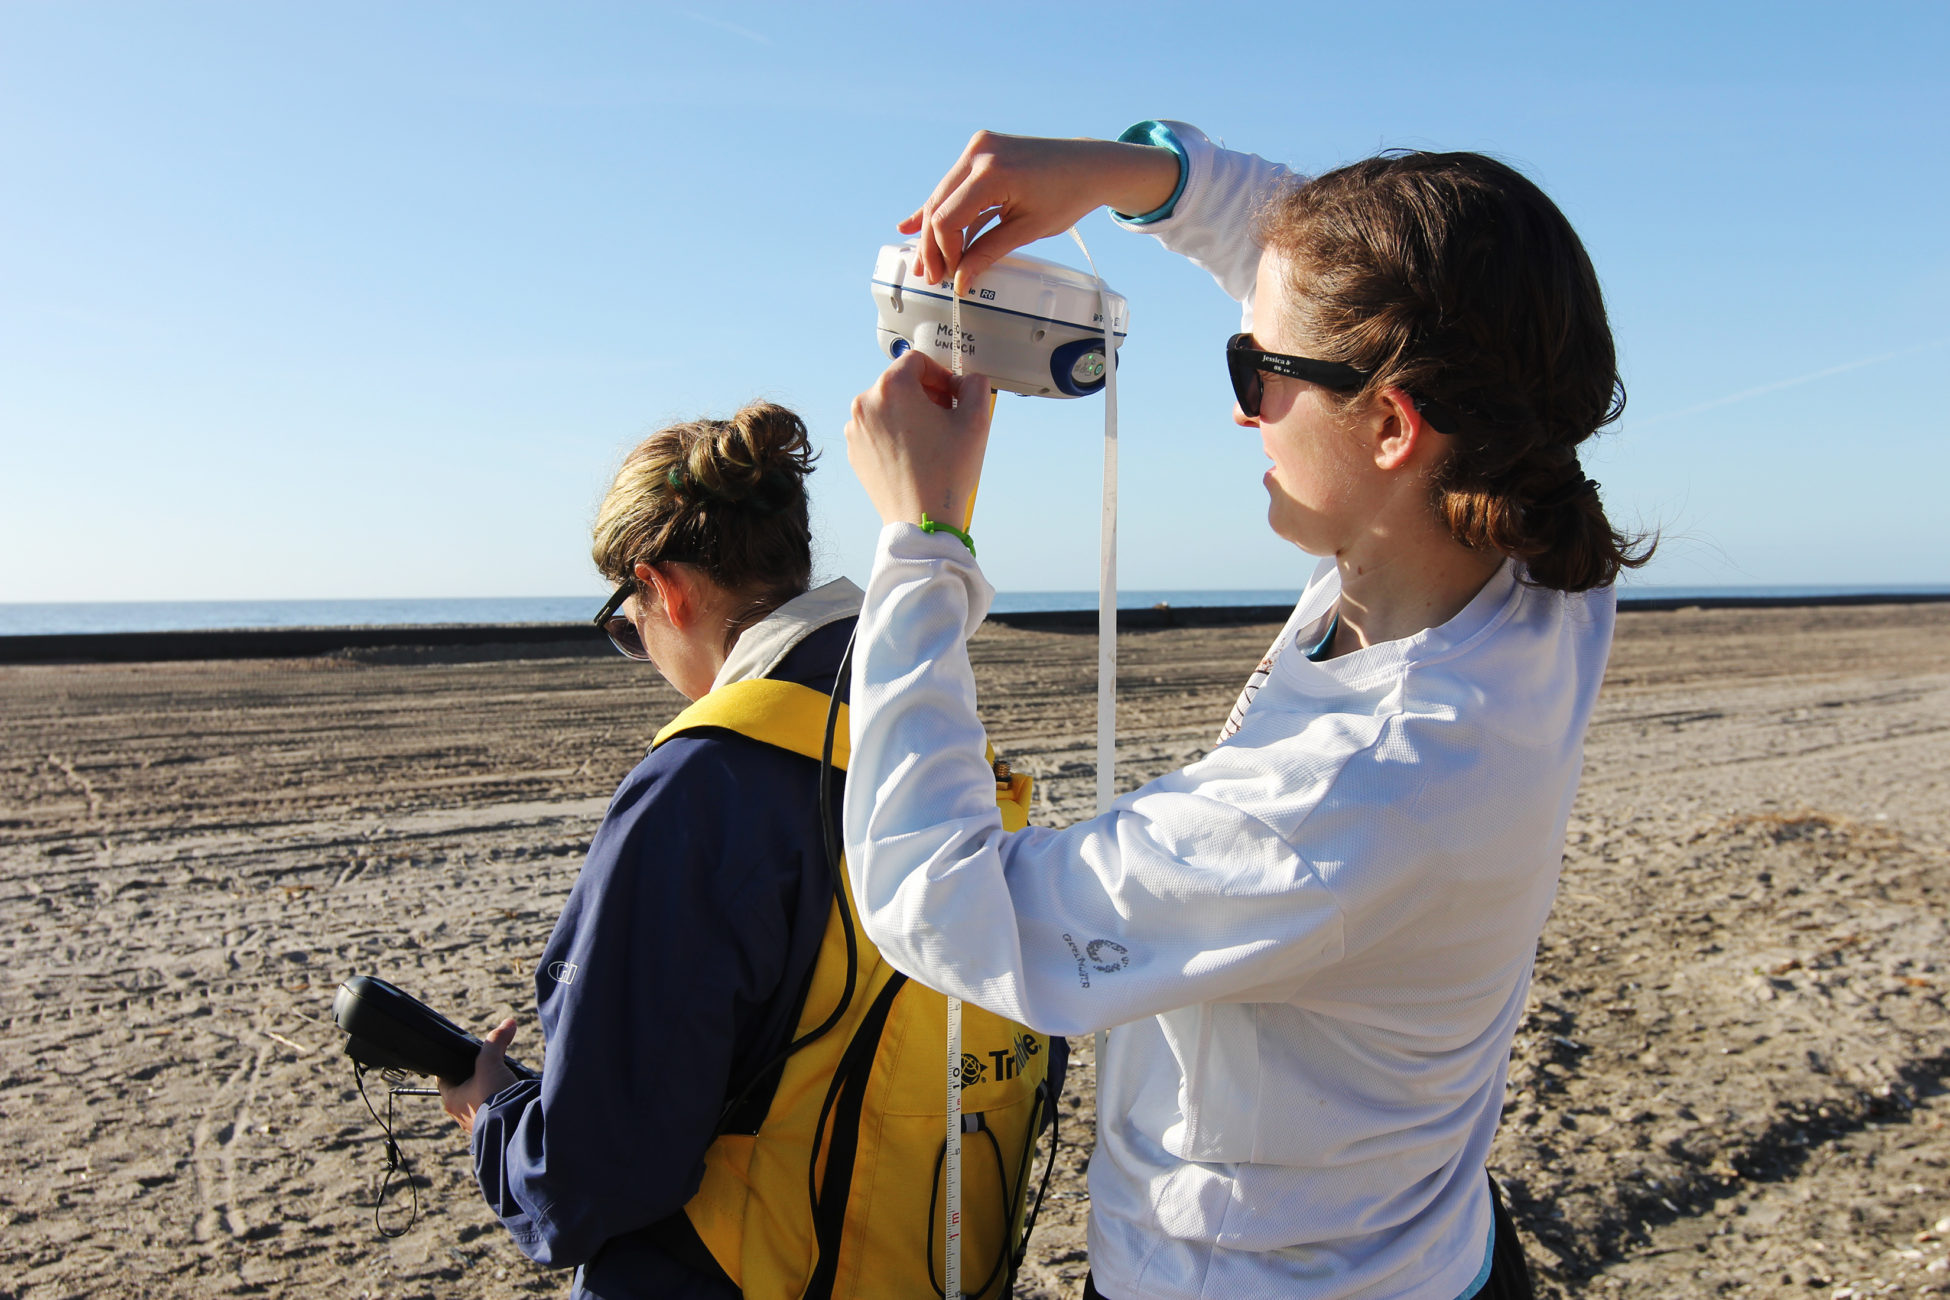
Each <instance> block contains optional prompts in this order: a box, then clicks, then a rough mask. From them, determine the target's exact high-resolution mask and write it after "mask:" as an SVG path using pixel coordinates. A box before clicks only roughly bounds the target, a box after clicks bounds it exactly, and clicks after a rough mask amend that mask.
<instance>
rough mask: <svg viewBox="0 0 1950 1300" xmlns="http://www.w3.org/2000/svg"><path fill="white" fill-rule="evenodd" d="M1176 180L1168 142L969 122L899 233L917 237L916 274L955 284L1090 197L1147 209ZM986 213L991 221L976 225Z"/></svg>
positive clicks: (1086, 208) (1057, 226)
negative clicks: (966, 136)
mask: <svg viewBox="0 0 1950 1300" xmlns="http://www.w3.org/2000/svg"><path fill="white" fill-rule="evenodd" d="M1177 187H1178V155H1176V154H1174V153H1173V152H1172V151H1171V150H1169V149H1160V148H1157V147H1155V146H1152V145H1142V144H1120V143H1118V142H1116V141H1113V140H1054V139H1046V138H1043V137H1039V136H1026V135H997V134H995V133H994V132H992V131H977V132H976V133H975V135H974V138H972V139H971V140H969V142H968V147H967V148H966V149H963V150H962V151H961V157H959V158H957V159H956V160H955V165H954V166H953V167H950V168H949V169H948V174H947V175H946V176H943V177H942V178H941V183H940V184H938V185H936V186H935V187H934V193H933V194H931V195H929V196H928V201H927V202H926V203H924V204H922V205H921V206H920V207H919V208H918V209H916V210H915V211H914V213H913V214H912V215H910V216H909V217H908V218H907V220H905V221H903V222H901V223H900V232H901V233H902V234H904V235H919V236H920V237H921V250H920V257H919V260H918V262H917V263H916V265H915V268H914V269H915V271H916V272H917V273H918V274H919V275H920V276H921V277H922V278H923V279H925V280H926V281H927V282H928V283H930V284H934V283H938V282H939V281H942V280H945V279H947V278H948V276H949V275H950V274H953V275H954V276H955V285H956V289H957V291H962V290H966V288H967V287H968V285H969V283H970V282H971V281H973V280H974V279H975V277H976V276H978V275H980V274H981V273H982V272H983V271H986V270H987V269H988V268H989V267H991V266H993V265H994V264H995V263H996V262H998V261H1000V260H1001V259H1002V258H1003V257H1005V256H1007V255H1008V254H1009V253H1011V252H1014V251H1015V250H1016V249H1018V248H1021V247H1022V246H1023V245H1024V244H1028V243H1032V242H1034V241H1035V240H1038V239H1044V238H1047V237H1048V236H1050V235H1060V234H1062V233H1063V232H1064V231H1065V230H1068V229H1069V228H1070V227H1071V226H1073V225H1075V224H1076V223H1077V222H1078V221H1081V220H1082V219H1083V218H1084V217H1085V216H1087V215H1089V213H1090V212H1091V211H1092V210H1093V209H1095V208H1097V207H1098V206H1100V205H1103V204H1109V205H1110V206H1111V207H1113V208H1115V209H1117V210H1119V211H1121V212H1149V211H1151V210H1152V209H1153V208H1156V207H1159V206H1161V205H1162V204H1164V203H1165V202H1167V201H1168V200H1169V199H1170V198H1171V194H1172V191H1173V190H1174V189H1176V188H1177ZM990 220H995V222H996V224H995V225H993V226H991V227H989V229H987V230H986V231H982V227H983V226H984V225H985V224H987V223H988V222H989V221H990ZM977 231H981V235H980V237H979V238H976V239H975V240H974V241H973V242H972V243H971V242H969V240H970V236H972V235H975V234H976V232H977Z"/></svg>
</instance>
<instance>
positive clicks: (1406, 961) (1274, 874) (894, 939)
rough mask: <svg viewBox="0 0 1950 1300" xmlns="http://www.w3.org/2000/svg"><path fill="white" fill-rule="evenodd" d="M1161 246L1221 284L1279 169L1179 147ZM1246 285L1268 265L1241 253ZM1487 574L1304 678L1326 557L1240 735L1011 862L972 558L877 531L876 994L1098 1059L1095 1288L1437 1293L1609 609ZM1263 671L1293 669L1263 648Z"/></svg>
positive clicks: (865, 651) (1457, 1247) (1558, 825)
mask: <svg viewBox="0 0 1950 1300" xmlns="http://www.w3.org/2000/svg"><path fill="white" fill-rule="evenodd" d="M1178 130H1179V135H1180V140H1181V142H1183V143H1184V144H1185V146H1186V148H1187V154H1188V158H1187V183H1186V186H1185V189H1184V192H1183V194H1182V196H1181V198H1180V200H1179V202H1178V205H1177V208H1176V209H1175V212H1174V215H1173V216H1172V217H1171V218H1170V220H1169V222H1160V223H1157V224H1156V225H1153V226H1151V227H1149V229H1150V230H1151V231H1152V232H1154V233H1158V234H1159V235H1160V236H1161V237H1163V238H1165V240H1166V242H1167V244H1168V245H1170V246H1173V247H1178V248H1181V249H1183V248H1187V247H1197V248H1198V251H1199V252H1200V254H1201V255H1200V256H1199V257H1198V258H1197V260H1199V261H1200V262H1201V264H1204V265H1207V266H1208V268H1209V269H1213V270H1214V273H1215V275H1217V276H1218V277H1219V279H1220V281H1221V283H1222V284H1227V285H1228V286H1230V285H1231V284H1232V283H1234V282H1235V281H1236V277H1237V276H1238V275H1240V274H1241V273H1243V277H1244V282H1245V283H1246V284H1248V285H1250V284H1251V280H1252V276H1251V269H1250V266H1249V265H1248V259H1247V257H1246V256H1245V254H1244V253H1243V252H1242V251H1241V249H1240V245H1245V246H1247V247H1250V238H1249V236H1248V233H1247V229H1248V228H1247V226H1246V223H1245V218H1244V213H1245V212H1246V211H1248V210H1249V205H1250V204H1251V203H1252V202H1253V201H1254V199H1255V195H1256V193H1260V192H1263V189H1264V184H1265V183H1266V182H1268V181H1269V180H1271V179H1273V178H1274V173H1273V170H1272V169H1271V168H1270V165H1268V164H1265V163H1262V162H1261V161H1260V160H1258V159H1255V158H1250V157H1249V156H1246V155H1239V154H1228V153H1224V152H1223V151H1219V150H1216V149H1214V148H1213V147H1212V146H1211V145H1210V144H1209V143H1208V142H1206V141H1205V140H1204V138H1203V137H1202V136H1197V135H1196V133H1195V132H1191V131H1190V129H1189V128H1182V127H1181V128H1178ZM1253 256H1254V257H1256V256H1257V250H1253ZM1518 576H1519V575H1518V573H1517V571H1516V569H1515V567H1514V566H1513V565H1510V564H1506V565H1504V566H1503V568H1502V569H1500V570H1499V571H1498V572H1497V573H1496V575H1495V576H1493V577H1492V578H1491V579H1490V581H1489V582H1488V583H1487V584H1486V585H1485V586H1484V588H1483V589H1482V591H1481V592H1480V593H1479V594H1478V595H1477V596H1476V597H1475V599H1473V600H1472V601H1471V602H1470V603H1469V605H1468V606H1467V607H1466V608H1465V609H1464V610H1463V611H1462V612H1461V613H1460V614H1458V615H1457V616H1456V617H1455V618H1453V619H1451V620H1450V621H1449V622H1447V623H1445V624H1443V625H1442V626H1440V627H1437V628H1432V629H1429V630H1427V631H1425V632H1421V633H1418V634H1416V635H1414V636H1411V637H1407V638H1404V639H1402V640H1399V641H1390V642H1384V643H1382V644H1378V645H1374V646H1370V647H1368V648H1367V649H1364V650H1360V651H1357V652H1355V653H1352V654H1348V655H1344V656H1341V657H1339V658H1335V659H1332V660H1328V661H1326V662H1321V663H1315V662H1312V661H1310V660H1308V659H1307V658H1306V656H1305V655H1304V654H1303V653H1301V652H1300V650H1299V649H1298V648H1296V643H1297V644H1298V645H1299V646H1304V645H1306V644H1308V639H1309V638H1310V637H1313V636H1317V635H1318V633H1319V632H1320V631H1321V630H1322V628H1323V627H1324V626H1325V621H1326V618H1327V617H1328V615H1329V614H1330V612H1331V610H1332V609H1333V606H1334V603H1335V601H1336V599H1337V598H1338V595H1339V578H1338V575H1337V573H1336V571H1335V568H1334V566H1333V564H1332V562H1331V561H1329V562H1323V563H1322V564H1321V566H1320V567H1319V569H1318V570H1317V571H1316V573H1315V575H1314V577H1313V579H1312V580H1311V581H1310V582H1309V584H1308V586H1307V588H1306V591H1305V593H1304V594H1303V595H1302V597H1301V599H1300V601H1299V603H1298V605H1297V606H1296V607H1295V609H1294V613H1293V616H1292V618H1291V619H1290V620H1289V622H1288V623H1287V625H1286V627H1285V628H1284V629H1283V630H1282V632H1281V634H1280V637H1279V638H1278V640H1276V642H1275V646H1274V650H1275V654H1276V657H1275V658H1274V661H1273V663H1272V665H1271V668H1270V670H1269V671H1268V673H1267V675H1266V679H1265V681H1264V683H1263V685H1262V686H1261V687H1260V688H1259V690H1258V692H1257V693H1256V696H1255V697H1254V698H1253V700H1252V701H1251V704H1250V707H1249V708H1247V709H1246V711H1245V713H1244V715H1243V718H1242V719H1241V724H1240V726H1239V729H1238V730H1237V731H1236V732H1235V733H1234V734H1232V735H1231V736H1230V737H1228V738H1227V739H1226V740H1225V741H1224V742H1223V743H1221V744H1220V745H1218V746H1217V747H1216V748H1215V749H1214V750H1213V751H1212V752H1211V753H1210V754H1209V755H1207V756H1206V757H1205V758H1203V759H1201V760H1199V761H1198V762H1196V763H1194V764H1192V765H1191V766H1190V767H1187V768H1185V769H1183V770H1182V771H1178V772H1173V773H1170V774H1169V775H1166V776H1163V777H1160V778H1158V779H1157V780H1154V781H1152V782H1150V783H1149V784H1147V785H1145V786H1144V787H1143V788H1141V789H1139V790H1137V791H1134V792H1132V793H1131V794H1128V795H1125V796H1123V797H1122V798H1120V799H1118V800H1117V802H1116V804H1115V805H1114V806H1113V808H1112V809H1111V810H1110V811H1109V812H1107V813H1105V814H1103V815H1100V816H1098V817H1096V818H1093V819H1091V820H1089V821H1086V822H1082V823H1079V824H1077V825H1074V826H1071V827H1069V828H1067V829H1065V830H1062V831H1054V830H1050V829H1047V828H1036V827H1031V828H1030V829H1028V830H1026V831H1023V832H1020V833H1017V834H1015V835H1004V834H1003V833H1002V830H1001V826H1000V822H999V819H998V817H997V814H996V811H995V807H994V781H993V777H992V775H991V774H990V773H989V771H988V769H987V767H986V765H985V763H984V762H983V758H982V752H983V729H982V726H981V723H980V722H979V721H978V720H977V717H976V712H975V691H974V678H973V674H972V671H971V669H970V667H969V661H968V656H967V650H966V644H965V642H966V638H967V637H968V636H970V635H972V634H973V632H974V631H975V629H976V628H977V627H978V626H979V625H980V623H981V621H982V618H983V617H984V615H985V614H986V613H987V610H988V605H989V601H990V599H991V597H992V595H993V592H992V590H991V589H990V587H989V586H988V584H987V582H986V581H985V580H984V579H983V577H982V575H981V573H980V570H979V569H978V568H977V567H976V564H975V562H974V560H973V559H972V557H971V556H970V555H969V554H968V552H967V550H966V549H965V548H964V547H963V546H962V544H961V543H960V542H959V541H957V540H955V539H953V538H952V537H947V536H944V535H940V534H927V533H923V532H921V531H920V530H919V529H918V528H916V527H914V526H913V525H909V524H895V525H890V526H889V527H887V528H886V529H885V530H883V532H882V533H881V537H880V542H879V547H878V550H877V552H876V555H875V559H874V567H873V572H872V576H871V579H870V580H869V583H868V586H867V595H866V601H865V606H864V609H863V612H862V617H861V624H860V632H859V640H858V644H857V646H856V649H855V652H854V670H853V673H854V675H853V687H852V689H853V695H852V710H851V719H852V722H851V725H852V737H851V739H852V757H851V760H850V764H849V773H848V782H847V795H846V809H845V825H846V842H847V849H848V853H849V859H850V862H851V864H852V879H853V881H854V889H855V897H856V900H857V904H858V907H859V912H860V915H861V917H862V920H863V923H864V925H865V927H866V930H867V933H868V934H869V935H870V936H871V937H872V939H873V941H874V943H875V944H876V945H877V946H878V947H879V949H880V951H881V952H882V953H883V954H884V955H885V956H886V957H887V959H888V960H889V961H890V962H892V963H893V964H894V965H895V966H896V967H897V968H899V969H901V970H903V971H905V972H907V973H908V974H909V975H911V976H913V977H914V978H916V979H919V980H921V981H923V982H925V983H927V984H929V985H931V986H932V987H935V988H938V989H941V990H943V991H946V992H948V993H952V994H955V995H957V996H960V997H963V998H965V999H967V1000H969V1001H971V1002H975V1003H977V1004H978V1005H981V1006H984V1007H987V1008H990V1009H991V1010H994V1011H996V1012H999V1013H1001V1014H1004V1015H1008V1016H1010V1017H1013V1018H1015V1019H1019V1020H1022V1021H1024V1022H1025V1023H1027V1024H1030V1025H1032V1026H1034V1027H1035V1028H1037V1029H1041V1030H1044V1031H1047V1032H1051V1033H1063V1034H1079V1033H1088V1032H1090V1031H1093V1030H1096V1029H1099V1028H1104V1027H1110V1026H1115V1029H1114V1031H1113V1032H1112V1033H1111V1035H1110V1037H1109V1042H1108V1046H1107V1050H1106V1052H1105V1055H1104V1059H1102V1060H1101V1061H1099V1062H1098V1067H1097V1068H1098V1098H1097V1126H1098V1127H1097V1133H1098V1148H1097V1153H1096V1156H1095V1157H1094V1158H1093V1160H1092V1162H1091V1166H1090V1195H1091V1221H1090V1261H1091V1267H1092V1270H1093V1271H1094V1273H1095V1275H1096V1280H1097V1285H1098V1287H1099V1289H1100V1290H1101V1291H1102V1292H1103V1293H1104V1294H1105V1295H1108V1296H1112V1297H1115V1298H1116V1300H1140V1298H1145V1297H1170V1298H1172V1300H1191V1298H1193V1297H1200V1298H1205V1297H1210V1298H1213V1300H1238V1298H1239V1297H1242V1296H1254V1297H1257V1296H1262V1295H1308V1296H1318V1297H1360V1298H1362V1300H1381V1298H1383V1297H1410V1296H1413V1297H1427V1298H1429V1300H1454V1297H1457V1296H1460V1295H1463V1294H1465V1293H1466V1292H1468V1291H1469V1290H1470V1289H1471V1288H1472V1287H1473V1285H1474V1284H1475V1282H1476V1281H1477V1280H1479V1278H1480V1276H1481V1273H1482V1270H1483V1267H1484V1264H1485V1247H1486V1243H1487V1242H1488V1240H1489V1236H1490V1230H1491V1226H1490V1225H1491V1209H1490V1201H1489V1196H1488V1188H1487V1184H1486V1182H1485V1180H1484V1177H1483V1165H1484V1159H1485V1157H1486V1156H1487V1154H1488V1151H1489V1146H1490V1139H1491V1137H1492V1135H1493V1134H1494V1132H1495V1128H1496V1122H1497V1118H1498V1115H1499V1113H1500V1109H1501V1104H1502V1095H1503V1083H1504V1073H1505V1066H1506V1063H1507V1058H1508V1053H1509V1047H1510V1040H1511V1037H1512V1035H1513V1034H1514V1032H1515V1030H1516V1027H1517V1024H1518V1021H1519V1019H1520V1018H1521V1016H1522V1012H1523V1005H1524V997H1525V993H1526V990H1527V987H1528V984H1529V978H1530V967H1531V959H1532V956H1533V953H1534V950H1535V945H1536V939H1537V935H1538V933H1539V931H1540V930H1541V928H1542V926H1543V923H1544V919H1545V916H1546V915H1547V914H1548V912H1549V909H1550V904H1551V900H1552V896H1553V894H1554V892H1555V888H1556V881H1557V871H1558V864H1559V861H1560V851H1561V845H1562V840H1563V834H1564V825H1565V821H1566V818H1567V817H1568V815H1569V812H1570V806H1571V801H1572V797H1573V795H1574V793H1575V791H1576V786H1577V778H1578V772H1579V767H1580V762H1581V755H1582V748H1583V737H1584V731H1585V726H1586V723H1587V721H1588V719H1589V717H1590V712H1591V708H1592V704H1593V701H1594V699H1595V697H1596V695H1597V690H1598V684H1599V679H1600V678H1601V676H1602V674H1603V671H1604V663H1605V658H1606V655H1607V652H1608V650H1609V647H1610V641H1611V630H1612V621H1613V611H1614V602H1613V599H1612V595H1611V593H1610V592H1609V591H1601V592H1593V593H1587V594H1584V595H1565V594H1563V593H1559V592H1551V591H1544V590H1539V589H1536V588H1533V587H1529V586H1526V585H1524V584H1523V583H1521V582H1520V581H1519V580H1518ZM1282 650H1285V651H1286V652H1285V653H1279V652H1280V651H1282Z"/></svg>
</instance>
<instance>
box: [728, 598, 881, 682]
mask: <svg viewBox="0 0 1950 1300" xmlns="http://www.w3.org/2000/svg"><path fill="white" fill-rule="evenodd" d="M864 599H866V593H865V592H863V591H861V590H860V589H859V588H858V587H856V586H854V585H853V584H852V583H851V582H849V581H848V580H847V579H845V578H835V579H833V580H832V581H831V582H829V583H826V584H825V585H824V586H819V587H814V588H813V589H812V590H811V591H808V592H805V593H803V594H802V595H798V596H794V597H793V598H792V599H791V600H788V601H787V602H785V604H783V605H781V606H779V607H778V608H777V609H775V610H773V611H772V612H771V613H770V614H767V615H766V616H765V617H764V618H762V619H760V620H759V621H758V622H756V623H754V624H752V625H751V626H750V627H748V628H746V629H745V630H744V631H743V632H742V633H740V634H739V636H738V643H737V644H736V645H734V646H732V647H731V653H730V654H729V655H727V656H726V657H725V661H724V667H722V668H720V669H718V675H717V676H716V677H715V678H713V679H712V682H711V689H712V690H714V691H715V690H717V689H718V688H719V687H720V686H729V685H730V684H731V683H732V682H743V681H751V680H753V679H755V678H760V677H769V676H771V674H772V670H773V669H774V668H777V667H778V666H779V661H780V660H781V659H783V658H785V657H786V655H788V654H790V653H791V652H792V648H793V647H794V646H796V645H798V644H799V643H800V642H801V641H803V640H805V639H806V638H807V637H808V636H810V635H812V634H813V633H814V632H817V631H818V630H819V629H820V628H822V627H825V626H826V625H827V624H829V623H837V622H839V620H841V619H843V618H852V617H853V616H854V615H856V614H858V613H859V612H860V602H861V601H863V600H864Z"/></svg>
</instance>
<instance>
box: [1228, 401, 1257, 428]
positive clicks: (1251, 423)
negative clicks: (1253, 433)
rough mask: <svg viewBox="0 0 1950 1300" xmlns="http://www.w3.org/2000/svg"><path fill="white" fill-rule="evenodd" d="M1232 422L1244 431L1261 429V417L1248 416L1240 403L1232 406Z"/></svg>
mask: <svg viewBox="0 0 1950 1300" xmlns="http://www.w3.org/2000/svg"><path fill="white" fill-rule="evenodd" d="M1232 422H1233V423H1234V424H1236V425H1238V426H1239V427H1240V428H1242V429H1257V428H1258V427H1259V417H1257V416H1253V415H1247V414H1246V412H1245V411H1243V410H1242V409H1240V406H1239V403H1237V402H1234V403H1233V404H1232Z"/></svg>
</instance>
